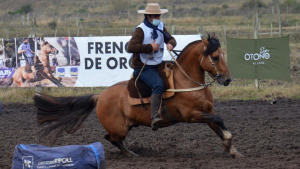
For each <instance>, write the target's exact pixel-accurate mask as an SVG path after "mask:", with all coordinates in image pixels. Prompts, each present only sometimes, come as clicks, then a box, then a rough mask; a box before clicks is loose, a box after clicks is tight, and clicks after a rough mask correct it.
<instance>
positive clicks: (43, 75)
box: [13, 42, 63, 87]
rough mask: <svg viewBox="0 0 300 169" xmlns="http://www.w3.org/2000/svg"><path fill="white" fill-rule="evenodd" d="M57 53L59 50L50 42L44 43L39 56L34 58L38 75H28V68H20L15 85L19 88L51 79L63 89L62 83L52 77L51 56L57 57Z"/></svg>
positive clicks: (16, 72) (16, 73) (14, 81)
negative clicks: (25, 84) (26, 70)
mask: <svg viewBox="0 0 300 169" xmlns="http://www.w3.org/2000/svg"><path fill="white" fill-rule="evenodd" d="M57 53H58V50H57V49H56V48H54V47H53V46H52V45H50V44H49V43H48V42H43V44H42V47H41V50H40V53H39V56H34V57H35V59H34V60H35V64H34V65H35V69H36V75H35V74H34V72H32V73H26V72H25V68H26V66H23V67H19V68H18V69H17V70H16V71H15V73H14V75H13V85H14V84H16V85H17V86H19V87H22V86H23V85H24V83H30V82H36V81H40V80H42V79H49V80H50V81H51V82H53V83H54V84H55V85H57V86H58V87H63V85H62V84H61V83H60V81H59V80H57V79H56V78H55V77H54V76H53V75H52V69H51V67H50V62H49V54H54V55H56V54H57Z"/></svg>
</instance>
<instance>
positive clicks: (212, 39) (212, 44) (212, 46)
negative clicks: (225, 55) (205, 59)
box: [177, 33, 221, 59]
mask: <svg viewBox="0 0 300 169" xmlns="http://www.w3.org/2000/svg"><path fill="white" fill-rule="evenodd" d="M207 36H208V38H207V40H208V42H209V44H208V46H207V48H206V49H205V51H204V56H207V55H210V54H212V53H213V52H215V51H216V50H217V49H218V48H219V47H221V44H220V42H219V39H218V38H217V37H216V36H215V34H212V36H211V35H210V34H209V33H207ZM199 42H202V40H196V41H194V42H191V43H189V44H188V45H186V47H185V48H184V49H183V50H182V52H181V53H180V55H179V56H178V58H179V57H180V56H181V55H183V54H184V53H185V52H186V51H187V50H188V49H189V48H190V46H192V45H194V44H196V43H199ZM178 58H177V59H178Z"/></svg>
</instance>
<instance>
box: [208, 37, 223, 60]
mask: <svg viewBox="0 0 300 169" xmlns="http://www.w3.org/2000/svg"><path fill="white" fill-rule="evenodd" d="M207 36H208V38H207V40H208V42H209V43H208V46H207V48H206V50H205V51H204V56H208V55H210V54H212V53H213V52H215V51H216V50H217V49H218V48H219V47H221V44H220V42H219V39H218V38H217V37H216V36H215V34H214V33H213V34H212V36H210V34H207Z"/></svg>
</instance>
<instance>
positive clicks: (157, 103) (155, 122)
mask: <svg viewBox="0 0 300 169" xmlns="http://www.w3.org/2000/svg"><path fill="white" fill-rule="evenodd" d="M161 104H162V94H152V95H151V120H152V122H151V127H152V130H153V131H156V130H158V128H159V127H160V126H161V125H163V124H164V120H163V119H162V118H161V117H160V113H159V112H160V108H161Z"/></svg>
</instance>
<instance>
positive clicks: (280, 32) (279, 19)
mask: <svg viewBox="0 0 300 169" xmlns="http://www.w3.org/2000/svg"><path fill="white" fill-rule="evenodd" d="M276 6H277V16H278V26H279V36H280V37H282V27H281V16H280V8H279V0H277V3H276Z"/></svg>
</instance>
